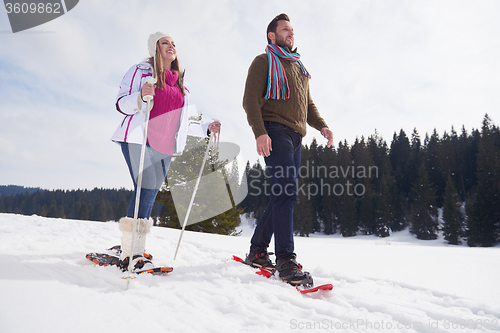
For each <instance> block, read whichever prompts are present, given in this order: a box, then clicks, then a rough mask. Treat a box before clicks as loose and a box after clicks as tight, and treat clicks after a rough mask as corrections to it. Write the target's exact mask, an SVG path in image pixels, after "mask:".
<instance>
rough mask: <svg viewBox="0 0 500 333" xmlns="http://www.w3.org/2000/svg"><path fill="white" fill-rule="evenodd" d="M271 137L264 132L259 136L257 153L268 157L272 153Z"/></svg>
mask: <svg viewBox="0 0 500 333" xmlns="http://www.w3.org/2000/svg"><path fill="white" fill-rule="evenodd" d="M272 150H273V148H272V147H271V138H270V137H269V135H267V134H263V135H261V136H259V137H258V138H257V154H259V156H264V157H268V156H269V155H271V151H272Z"/></svg>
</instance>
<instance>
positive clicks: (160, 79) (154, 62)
mask: <svg viewBox="0 0 500 333" xmlns="http://www.w3.org/2000/svg"><path fill="white" fill-rule="evenodd" d="M148 63H149V64H150V65H151V66H153V71H154V76H155V77H156V80H157V81H156V87H157V88H158V89H163V88H165V74H164V72H165V68H164V67H163V58H162V56H161V53H160V45H159V41H158V42H156V53H155V57H154V58H153V57H151V58H149V59H148ZM170 70H171V71H172V72H174V71H175V72H177V74H178V77H177V82H176V84H177V86H178V87H179V88H180V89H181V92H182V94H183V95H186V92H185V90H184V78H183V77H184V75H183V74H182V73H181V66H180V63H179V58H177V57H176V58H175V60H174V61H172V64H171V65H170Z"/></svg>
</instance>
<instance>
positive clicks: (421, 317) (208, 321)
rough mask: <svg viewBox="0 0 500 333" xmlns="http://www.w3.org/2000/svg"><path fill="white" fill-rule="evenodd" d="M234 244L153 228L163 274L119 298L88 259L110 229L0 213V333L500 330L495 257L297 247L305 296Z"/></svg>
mask: <svg viewBox="0 0 500 333" xmlns="http://www.w3.org/2000/svg"><path fill="white" fill-rule="evenodd" d="M243 224H244V225H243V226H242V229H243V234H242V236H240V237H229V236H219V235H210V234H201V233H192V232H187V233H186V234H185V235H184V237H183V242H182V244H181V248H180V250H179V254H178V257H177V259H176V260H175V262H174V261H173V252H174V250H175V246H176V244H177V240H178V237H179V230H174V229H167V228H157V227H155V228H153V231H152V232H151V233H150V234H149V236H148V237H149V238H148V243H147V250H148V251H149V252H150V253H152V254H153V255H154V256H155V263H156V264H164V265H171V266H173V267H174V272H173V273H171V274H170V275H168V276H151V275H147V276H140V277H138V278H137V279H135V280H133V281H132V282H131V284H130V288H129V290H125V285H126V282H125V280H123V279H121V278H120V277H121V276H122V275H123V273H121V272H120V271H119V270H118V269H116V268H114V267H98V266H96V265H94V264H92V263H91V262H89V261H88V260H86V259H85V254H86V253H88V252H93V251H101V250H103V249H104V248H106V247H109V246H112V245H116V244H118V243H119V238H120V233H119V230H118V225H117V223H115V222H108V223H100V222H87V221H74V220H61V219H50V218H42V217H38V216H22V215H12V214H0V267H1V268H0V332H1V333H24V332H42V333H45V332H50V333H58V332H65V333H66V332H73V333H79V332H82V333H88V332H93V333H100V332H106V333H113V332H120V333H123V332H127V333H128V332H142V331H144V332H153V331H154V332H217V333H220V332H493V331H498V330H499V329H500V303H499V301H498V300H499V299H500V283H499V282H500V280H499V279H500V248H499V247H494V248H469V247H467V246H446V244H445V243H444V241H443V240H442V239H439V240H436V241H428V242H423V241H417V240H416V239H415V238H414V237H413V236H411V235H409V234H408V233H407V232H401V233H396V234H395V235H393V236H391V237H389V238H385V239H381V238H376V237H373V236H358V237H355V238H349V239H345V238H342V237H339V236H324V235H315V236H311V237H309V238H301V237H296V252H297V254H298V259H299V261H300V262H301V263H302V264H303V265H304V267H305V268H306V270H308V271H310V272H311V273H312V275H313V277H314V280H315V283H316V284H323V283H332V284H333V285H334V289H333V290H332V291H330V292H322V293H317V294H313V295H311V296H307V295H301V294H299V293H298V292H296V291H295V290H294V289H293V288H292V287H291V286H288V285H286V284H284V283H282V282H279V281H273V280H268V279H265V278H263V277H260V276H258V275H256V274H254V272H253V270H252V269H251V268H249V267H245V266H243V265H241V264H239V263H236V262H234V261H230V260H228V259H229V258H231V256H232V255H233V254H237V255H240V256H244V255H245V253H246V251H247V250H248V246H249V238H250V236H251V231H252V230H251V227H250V226H248V224H247V222H245V223H243Z"/></svg>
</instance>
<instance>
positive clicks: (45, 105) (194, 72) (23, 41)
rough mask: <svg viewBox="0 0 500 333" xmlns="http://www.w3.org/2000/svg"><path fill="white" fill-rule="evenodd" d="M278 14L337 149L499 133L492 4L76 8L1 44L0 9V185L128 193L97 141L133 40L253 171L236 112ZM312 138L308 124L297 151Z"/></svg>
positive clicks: (109, 3)
mask: <svg viewBox="0 0 500 333" xmlns="http://www.w3.org/2000/svg"><path fill="white" fill-rule="evenodd" d="M281 12H285V13H287V14H288V15H289V16H290V18H291V23H292V25H293V27H294V30H295V46H297V47H298V52H299V53H300V54H301V55H302V58H301V60H302V61H303V63H304V65H305V67H306V68H307V70H308V71H309V72H310V73H311V75H312V79H311V81H310V85H311V93H312V97H313V100H314V102H315V103H316V105H317V106H318V108H319V110H320V113H321V114H322V116H323V117H324V118H325V120H326V122H327V123H328V125H329V127H330V128H331V129H332V131H333V133H334V135H335V137H334V138H335V140H334V142H335V146H337V144H338V142H339V141H344V140H347V142H349V143H351V144H352V143H353V142H354V140H355V139H356V137H361V136H364V137H368V136H370V135H372V134H374V133H375V130H376V131H377V132H378V133H379V135H381V136H382V137H383V138H384V139H385V140H386V141H387V143H388V144H390V142H391V140H392V136H393V134H394V132H395V131H397V132H399V130H400V129H403V130H404V131H405V132H406V133H407V135H408V136H410V135H411V133H412V131H413V128H415V127H416V128H417V130H418V132H419V133H420V135H421V137H422V139H423V138H424V137H425V134H426V133H432V131H433V130H434V128H436V129H437V131H438V133H439V134H440V135H442V134H443V133H444V131H448V132H449V131H450V130H451V128H452V126H454V127H455V129H456V130H457V131H460V130H461V127H462V125H464V126H465V128H466V129H467V130H468V131H469V132H470V131H471V130H472V129H473V128H480V127H481V122H482V119H483V117H484V114H485V113H488V114H489V115H490V117H491V118H492V120H493V122H494V123H495V124H499V123H500V19H499V13H500V1H496V0H491V1H488V0H481V1H475V0H469V1H462V0H448V1H445V0H437V1H436V0H432V1H425V0H418V1H417V0H412V1H410V0H405V1H401V0H380V1H368V0H357V1H352V0H338V1H335V0H309V1H304V0H302V1H298V0H253V1H241V0H210V1H206V0H198V1H195V0H182V1H170V0H148V1H134V0H119V1H118V0H106V1H102V0H82V1H80V2H79V3H78V5H77V6H76V7H75V8H74V9H73V10H71V11H70V12H68V13H67V14H65V15H63V16H61V17H59V18H57V19H55V20H53V21H51V22H49V23H46V24H44V25H41V26H38V27H35V28H32V29H30V30H27V31H25V32H20V33H16V34H13V33H12V32H11V28H10V25H9V21H8V18H7V14H6V11H5V10H4V9H0V45H1V47H0V78H1V80H0V100H1V102H0V115H1V119H0V184H2V185H8V184H14V185H23V186H30V187H42V188H46V189H78V188H81V189H83V188H88V189H92V188H94V187H104V188H119V187H126V188H131V187H132V182H131V180H130V176H129V175H128V170H127V167H126V165H125V162H124V160H123V156H122V155H121V152H120V149H119V146H118V145H116V144H114V143H112V142H111V141H110V137H111V135H112V133H113V132H114V130H115V128H116V127H117V125H118V123H119V122H120V121H121V119H122V117H121V116H120V114H119V113H118V112H117V111H116V110H115V107H114V102H115V97H116V94H117V92H118V87H119V84H120V80H121V78H122V76H123V75H124V74H125V72H126V71H127V70H128V68H129V67H130V66H132V65H133V64H135V63H138V62H140V61H141V60H143V59H144V58H145V57H146V56H147V38H148V36H149V34H150V33H152V32H155V31H158V30H160V31H165V32H168V33H170V34H171V35H172V36H173V37H174V40H175V42H176V45H177V50H178V56H179V59H180V61H181V65H182V66H183V67H184V68H185V69H186V81H187V84H188V85H189V86H190V90H191V92H192V100H193V102H194V103H195V104H196V106H197V109H198V110H199V111H201V112H202V113H203V115H204V119H205V120H206V121H209V120H210V119H211V118H216V119H220V120H221V122H222V135H221V140H222V141H229V142H233V143H236V144H237V145H239V146H240V147H241V149H242V152H241V158H242V159H243V160H244V161H247V160H250V162H251V163H254V162H255V161H257V160H258V159H259V157H258V156H257V154H256V153H255V140H254V137H253V133H252V131H251V129H250V127H249V126H248V123H247V120H246V115H245V112H244V110H243V108H242V106H241V102H242V96H243V89H244V83H245V79H246V73H247V70H248V66H249V65H250V63H251V62H252V60H253V58H254V57H255V56H256V55H258V54H260V53H263V52H264V48H265V46H266V43H267V41H266V33H265V30H266V27H267V24H268V23H269V21H270V20H271V19H272V18H273V17H274V16H276V15H277V14H279V13H281ZM313 137H316V138H317V139H318V142H319V143H320V144H324V143H325V139H324V138H323V137H322V136H321V135H320V134H319V132H317V131H316V130H314V129H312V128H310V127H308V134H307V136H306V137H305V138H304V141H303V143H305V144H309V143H310V142H311V140H312V139H313Z"/></svg>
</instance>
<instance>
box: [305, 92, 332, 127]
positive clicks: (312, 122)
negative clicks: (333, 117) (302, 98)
mask: <svg viewBox="0 0 500 333" xmlns="http://www.w3.org/2000/svg"><path fill="white" fill-rule="evenodd" d="M307 123H308V124H309V126H311V127H313V128H315V129H317V130H318V131H321V129H322V128H323V127H328V125H327V124H326V122H325V120H324V119H323V118H322V117H321V115H320V114H319V111H318V108H317V107H316V104H314V102H313V100H312V98H311V91H310V90H309V88H308V90H307Z"/></svg>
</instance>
